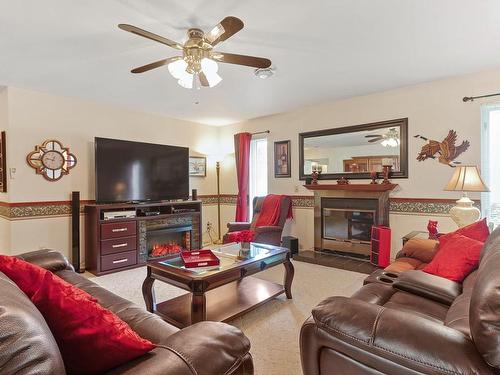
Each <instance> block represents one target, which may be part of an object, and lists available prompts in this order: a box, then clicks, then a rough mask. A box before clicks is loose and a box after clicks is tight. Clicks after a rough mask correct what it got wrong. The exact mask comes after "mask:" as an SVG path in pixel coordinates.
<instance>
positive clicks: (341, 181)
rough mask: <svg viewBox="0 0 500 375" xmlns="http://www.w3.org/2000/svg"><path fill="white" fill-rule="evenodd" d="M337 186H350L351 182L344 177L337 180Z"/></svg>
mask: <svg viewBox="0 0 500 375" xmlns="http://www.w3.org/2000/svg"><path fill="white" fill-rule="evenodd" d="M337 184H338V185H348V184H349V180H348V179H347V178H345V177H344V176H342V177H340V178H339V179H338V180H337Z"/></svg>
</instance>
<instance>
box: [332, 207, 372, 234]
mask: <svg viewBox="0 0 500 375" xmlns="http://www.w3.org/2000/svg"><path fill="white" fill-rule="evenodd" d="M374 216H375V211H360V210H346V209H336V208H323V238H325V239H329V240H341V241H345V240H349V241H352V240H354V241H361V242H369V241H370V239H371V228H372V226H373V224H374Z"/></svg>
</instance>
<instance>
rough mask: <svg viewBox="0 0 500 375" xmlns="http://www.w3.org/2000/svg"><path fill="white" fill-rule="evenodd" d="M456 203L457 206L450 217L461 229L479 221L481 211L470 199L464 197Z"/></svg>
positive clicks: (451, 211)
mask: <svg viewBox="0 0 500 375" xmlns="http://www.w3.org/2000/svg"><path fill="white" fill-rule="evenodd" d="M456 202H457V205H456V206H453V207H452V208H451V210H450V216H451V218H452V219H453V221H454V222H455V223H457V225H458V226H459V227H460V228H461V227H465V226H466V225H469V224H472V223H473V222H475V221H478V220H479V218H480V217H481V211H479V209H478V208H477V207H474V202H473V201H472V200H470V198H469V197H467V196H466V195H464V196H463V197H462V198H460V199H459V200H458V201H456Z"/></svg>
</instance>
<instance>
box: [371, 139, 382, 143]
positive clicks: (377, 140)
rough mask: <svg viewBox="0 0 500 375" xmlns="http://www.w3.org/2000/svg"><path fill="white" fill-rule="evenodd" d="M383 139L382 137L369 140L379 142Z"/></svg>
mask: <svg viewBox="0 0 500 375" xmlns="http://www.w3.org/2000/svg"><path fill="white" fill-rule="evenodd" d="M381 140H382V138H373V139H370V140H369V141H368V142H369V143H373V142H379V141H381Z"/></svg>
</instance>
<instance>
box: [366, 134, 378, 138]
mask: <svg viewBox="0 0 500 375" xmlns="http://www.w3.org/2000/svg"><path fill="white" fill-rule="evenodd" d="M372 137H382V136H381V135H380V134H370V135H365V138H372Z"/></svg>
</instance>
